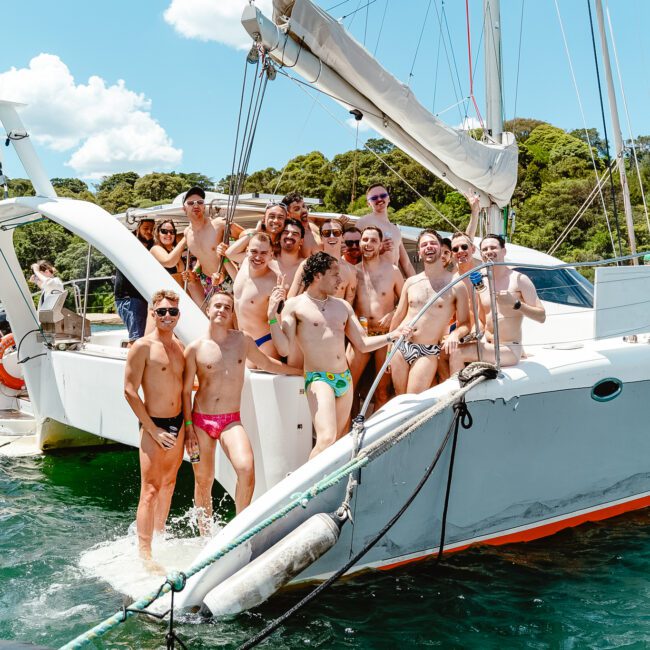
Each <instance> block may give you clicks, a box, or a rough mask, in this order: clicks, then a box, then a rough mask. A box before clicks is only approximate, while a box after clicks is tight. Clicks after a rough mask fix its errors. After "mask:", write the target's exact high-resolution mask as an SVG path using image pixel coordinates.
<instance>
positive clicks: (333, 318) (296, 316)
mask: <svg viewBox="0 0 650 650" xmlns="http://www.w3.org/2000/svg"><path fill="white" fill-rule="evenodd" d="M339 269H340V263H339V262H338V261H337V260H336V259H335V258H334V257H332V256H331V255H328V254H327V253H324V252H322V251H319V252H318V253H315V254H314V255H312V256H311V257H309V258H308V259H307V260H306V262H305V265H304V267H303V274H304V284H305V292H304V293H302V294H300V295H299V296H296V297H295V298H289V299H288V300H287V301H286V304H285V306H284V309H283V310H282V314H279V313H278V307H279V305H280V304H281V303H282V302H283V301H284V300H285V299H286V292H285V290H284V288H283V287H282V286H281V285H280V284H278V285H277V286H276V287H275V289H274V290H273V293H272V294H271V298H270V300H269V307H268V318H269V323H270V325H271V333H272V334H273V341H274V342H275V344H276V346H277V348H278V350H279V352H280V354H282V355H283V356H286V355H288V353H289V350H290V348H291V347H292V346H293V345H294V342H296V341H297V343H298V345H299V346H300V348H301V349H302V352H303V354H304V370H305V393H306V395H307V401H308V402H309V409H310V411H311V415H312V420H313V423H314V429H315V431H316V446H315V447H314V449H313V450H312V452H311V455H310V458H313V457H314V456H316V455H317V454H319V453H320V452H322V451H323V450H325V449H326V448H327V447H329V446H330V445H332V444H334V442H336V440H338V438H340V437H341V436H342V435H343V434H344V433H345V430H346V425H347V422H348V418H349V417H350V408H351V406H352V391H351V390H350V388H351V386H352V378H351V376H350V370H349V368H348V364H347V359H346V357H345V338H346V336H347V338H348V339H349V340H350V342H351V343H352V345H353V346H354V347H355V348H356V349H357V350H359V351H361V352H373V351H374V350H377V349H379V348H381V347H384V346H386V345H388V344H389V343H390V342H391V341H393V340H395V339H396V338H399V336H400V333H401V332H389V333H387V334H383V335H381V336H366V335H365V332H364V330H363V328H362V327H361V325H360V324H359V321H358V320H357V317H356V316H355V315H354V312H353V311H352V307H351V306H350V305H349V304H348V303H347V302H346V301H345V300H341V299H340V298H336V297H335V294H336V290H337V288H338V286H339V285H340V284H341V273H340V270H339ZM404 333H405V335H407V336H409V335H410V329H409V328H404Z"/></svg>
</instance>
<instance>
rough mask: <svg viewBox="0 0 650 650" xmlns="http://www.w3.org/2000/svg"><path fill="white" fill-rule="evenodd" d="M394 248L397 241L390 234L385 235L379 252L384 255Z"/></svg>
mask: <svg viewBox="0 0 650 650" xmlns="http://www.w3.org/2000/svg"><path fill="white" fill-rule="evenodd" d="M393 248H395V242H394V241H393V238H392V237H391V236H389V235H385V236H384V240H383V241H382V242H381V249H380V251H379V254H380V255H383V254H384V253H390V252H391V251H392V250H393Z"/></svg>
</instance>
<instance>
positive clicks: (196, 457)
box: [190, 449, 201, 464]
mask: <svg viewBox="0 0 650 650" xmlns="http://www.w3.org/2000/svg"><path fill="white" fill-rule="evenodd" d="M200 460H201V454H200V453H199V450H198V449H192V453H190V463H193V464H195V463H198V462H199V461H200Z"/></svg>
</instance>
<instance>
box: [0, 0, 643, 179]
mask: <svg viewBox="0 0 650 650" xmlns="http://www.w3.org/2000/svg"><path fill="white" fill-rule="evenodd" d="M367 1H368V0H348V1H347V2H344V3H342V4H340V6H338V7H335V8H334V9H333V10H332V14H333V15H334V16H335V17H337V18H339V17H341V16H344V15H346V14H351V13H352V15H351V16H349V17H347V18H345V19H344V24H345V25H346V26H349V29H350V31H351V32H352V33H353V35H354V36H355V37H356V38H357V39H358V40H359V41H361V42H365V44H366V46H367V48H368V49H369V50H370V51H371V52H372V51H375V49H376V56H377V58H378V59H379V61H380V62H381V63H382V64H383V65H384V66H385V67H386V68H387V69H388V70H390V71H391V72H392V73H393V74H394V75H395V76H396V77H398V78H399V79H401V80H403V81H407V80H408V78H409V73H410V71H411V69H413V76H412V77H411V85H412V87H413V88H414V90H415V92H416V94H417V96H418V97H419V99H420V101H421V102H422V103H423V104H424V105H425V106H427V107H429V108H433V109H434V112H438V111H443V109H445V108H447V107H450V106H453V105H454V104H456V103H457V101H458V96H459V93H461V91H462V94H463V95H466V94H467V93H468V90H469V82H468V66H467V41H466V32H465V2H464V1H463V0H445V1H444V2H443V0H431V2H429V0H374V1H372V2H371V4H370V5H368V6H367V7H366V8H363V7H364V5H366V4H367ZM261 2H262V3H264V2H268V0H261ZM258 4H259V2H258ZM318 4H320V5H321V6H322V7H324V8H325V9H328V8H330V7H333V6H334V5H336V4H338V3H337V0H318ZM482 4H483V3H482V0H470V3H469V5H470V16H471V26H472V47H473V53H474V57H473V58H474V59H475V60H477V61H478V62H477V68H476V70H475V95H476V98H477V101H478V103H479V107H480V109H481V111H482V112H483V113H484V112H485V109H484V99H483V64H482V36H481V31H482V30H481V16H480V13H481V8H482ZM522 4H523V8H524V11H523V38H522V40H521V64H520V69H519V84H518V87H517V84H516V73H517V59H518V55H519V45H520V20H521V16H522ZM235 5H236V6H235ZM242 5H243V0H166V1H165V2H153V1H151V0H141V1H137V0H136V1H133V0H132V1H131V2H126V1H124V0H113V1H112V2H110V3H95V2H91V3H89V2H80V1H78V0H66V1H65V2H62V3H44V2H42V1H37V0H22V1H21V2H20V3H11V4H9V5H7V6H5V7H4V13H3V23H4V29H3V39H2V40H3V54H4V56H3V57H2V64H1V65H0V98H3V99H20V100H24V101H27V102H29V103H30V107H29V109H27V110H26V112H25V113H24V119H25V121H26V123H27V126H28V128H29V129H30V131H31V132H32V133H33V135H34V136H35V141H36V146H37V150H38V152H39V154H40V155H41V157H42V159H43V161H44V163H45V165H46V169H47V172H48V174H49V175H50V176H52V177H54V176H79V177H85V178H90V179H92V178H93V177H98V176H101V175H102V174H103V173H112V172H116V171H126V170H130V169H135V170H136V171H138V172H139V173H146V172H147V171H151V170H157V171H168V170H171V169H175V170H177V171H188V172H189V171H199V172H202V173H205V174H208V175H209V176H211V177H213V178H214V179H215V180H218V179H220V178H222V177H223V176H224V175H225V174H227V173H228V172H229V169H230V161H231V158H232V152H233V144H234V129H235V126H236V119H237V108H238V102H239V93H240V90H241V80H242V72H243V67H244V63H243V59H244V56H245V51H244V50H242V49H237V48H236V47H235V46H234V43H236V42H237V41H240V39H241V42H244V41H245V34H243V31H242V29H241V28H240V27H238V25H237V19H236V15H238V14H239V13H240V7H241V6H242ZM558 5H559V8H560V12H561V14H562V19H563V22H564V28H565V31H566V36H567V39H568V42H569V47H570V49H571V56H572V59H573V65H574V68H575V71H576V75H577V81H578V85H579V88H580V92H581V99H582V102H583V107H584V110H585V113H586V121H587V125H588V126H595V127H597V128H598V129H599V130H602V128H601V119H600V107H599V104H598V97H597V87H596V78H595V72H594V64H593V54H592V50H591V36H590V32H589V24H588V15H587V8H586V3H585V2H583V1H581V0H558ZM358 7H361V9H360V10H359V11H356V13H354V11H355V9H357V8H358ZM427 7H429V13H428V17H427V20H426V23H425V25H424V30H422V25H423V21H424V19H425V14H426V12H427ZM443 9H444V14H445V16H446V22H443V30H444V33H445V35H446V36H447V29H448V30H449V32H448V36H449V37H450V39H451V42H452V43H453V56H454V57H455V61H456V65H455V67H454V65H453V64H452V65H451V66H450V65H449V64H448V61H447V58H446V57H445V49H444V47H440V44H441V41H440V23H439V18H438V17H439V16H441V15H442V14H441V12H442V11H443ZM166 11H167V19H166V18H165V12H166ZM384 11H385V20H384V24H383V30H382V33H381V38H380V39H378V35H379V29H380V24H381V22H382V17H383V15H384ZM501 11H502V26H503V33H504V41H503V54H504V70H505V75H504V84H505V99H506V104H505V109H506V116H507V117H508V118H510V117H512V116H513V115H514V109H515V105H514V101H515V93H516V95H517V106H516V113H517V115H518V116H522V117H535V118H539V119H544V120H548V121H550V122H552V123H554V124H556V125H558V126H561V127H563V128H566V129H571V128H580V127H582V126H583V123H582V118H581V115H580V110H579V107H578V102H577V98H576V93H575V90H574V87H573V83H572V81H571V76H570V71H569V66H568V63H567V58H566V54H565V51H564V45H563V42H562V37H561V32H560V26H559V21H558V18H557V14H556V9H555V3H554V0H535V1H534V0H526V1H525V2H523V0H501ZM609 11H610V14H611V20H612V24H613V27H614V31H615V36H616V46H617V49H618V55H619V60H620V65H621V69H622V74H623V83H624V85H625V91H626V96H627V101H628V106H629V110H630V116H631V121H632V128H633V132H634V134H635V135H638V134H650V118H649V114H648V110H647V106H648V104H649V100H650V83H649V78H648V71H649V70H650V68H649V64H650V54H649V52H648V45H647V39H646V35H645V33H644V27H645V26H647V25H649V24H650V3H647V2H645V1H643V0H637V1H632V0H616V1H611V2H610V3H609ZM366 15H367V20H366ZM594 21H595V13H594ZM421 31H422V42H421V45H420V48H419V52H418V55H417V57H415V52H416V47H417V41H418V38H419V36H420V32H421ZM224 41H227V42H228V43H226V42H224ZM447 47H448V48H449V45H447ZM479 50H480V51H479ZM438 52H440V55H439V58H437V57H438ZM448 52H449V56H451V50H449V49H448ZM477 53H478V58H477ZM612 56H613V54H612ZM456 69H457V77H456ZM615 74H616V72H615ZM601 75H602V68H601ZM91 78H92V81H90V80H91ZM455 79H457V80H459V82H458V81H456V82H455V83H454V80H455ZM459 83H460V90H458V85H459ZM454 87H455V88H456V91H454ZM312 94H314V93H313V91H312ZM319 101H320V102H322V103H324V104H325V105H326V106H327V108H328V109H329V111H332V112H333V113H334V114H335V116H336V117H337V119H338V121H336V120H335V119H333V118H332V117H331V116H330V115H329V114H328V113H327V112H326V111H325V110H323V109H322V108H321V106H319V105H318V104H317V103H315V102H314V100H313V99H311V98H310V97H309V96H308V95H306V94H305V93H304V92H302V91H301V90H300V89H298V88H297V87H296V86H295V85H294V84H293V83H292V82H291V81H289V80H287V79H285V78H283V77H280V76H278V78H277V80H276V81H275V82H273V83H271V84H269V89H268V92H267V96H266V100H265V106H264V110H263V114H262V118H261V121H260V127H259V129H258V136H257V140H256V145H255V148H254V151H253V156H252V158H251V163H250V169H251V170H255V169H260V168H263V167H267V166H274V167H276V168H281V167H282V165H283V164H284V163H285V162H286V161H287V160H289V159H290V158H291V157H293V156H295V155H297V154H299V153H306V152H309V151H313V150H319V151H322V152H323V153H324V154H325V155H326V156H328V157H331V156H333V155H334V154H336V153H338V152H342V151H346V150H348V149H350V148H352V147H353V146H354V143H355V132H354V130H353V129H351V128H349V127H347V126H345V125H343V126H342V125H341V124H340V123H339V122H345V121H346V120H347V118H348V117H349V116H348V115H347V114H346V112H345V110H344V109H342V108H340V107H339V106H338V105H336V104H334V103H333V102H332V101H331V100H329V99H328V98H326V97H322V96H319ZM619 109H620V111H621V123H622V129H623V134H624V137H628V136H629V133H628V129H627V124H626V119H625V115H624V112H623V106H622V101H621V99H620V95H619ZM469 116H470V117H475V113H474V112H473V111H470V112H469ZM440 117H441V119H443V120H444V121H446V122H447V123H449V124H451V125H458V124H459V123H460V122H461V120H462V117H463V114H462V112H459V109H458V108H454V109H451V110H448V111H446V112H444V113H442V114H441V115H440ZM608 129H610V137H611V127H610V125H609V120H608ZM372 135H373V134H372V133H371V132H362V133H360V137H361V138H362V140H365V139H366V138H368V137H372ZM3 151H4V153H5V157H6V160H5V168H6V172H7V174H8V175H9V176H10V177H19V176H22V175H23V172H22V169H20V168H19V167H18V166H17V165H18V163H17V162H16V160H15V158H14V157H13V156H12V155H11V154H7V150H6V149H4V150H3Z"/></svg>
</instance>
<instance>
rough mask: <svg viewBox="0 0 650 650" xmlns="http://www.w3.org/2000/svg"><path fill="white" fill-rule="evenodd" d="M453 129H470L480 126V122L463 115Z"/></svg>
mask: <svg viewBox="0 0 650 650" xmlns="http://www.w3.org/2000/svg"><path fill="white" fill-rule="evenodd" d="M454 128H455V129H460V130H461V131H471V130H472V129H480V128H482V124H481V123H480V122H479V121H478V119H477V118H475V117H469V116H467V117H465V118H464V119H463V121H462V122H461V123H460V124H458V125H457V126H455V127H454Z"/></svg>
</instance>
